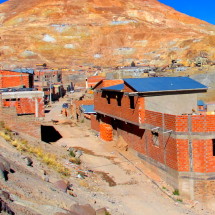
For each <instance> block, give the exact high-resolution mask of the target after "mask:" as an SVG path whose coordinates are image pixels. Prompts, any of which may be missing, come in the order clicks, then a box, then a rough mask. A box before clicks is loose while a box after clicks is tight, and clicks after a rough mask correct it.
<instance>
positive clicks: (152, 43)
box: [0, 0, 215, 67]
mask: <svg viewBox="0 0 215 215" xmlns="http://www.w3.org/2000/svg"><path fill="white" fill-rule="evenodd" d="M0 24H1V27H0V34H1V40H0V49H1V55H0V57H1V58H0V61H1V64H2V65H3V66H4V67H10V66H18V65H25V66H32V65H34V64H35V63H40V62H42V63H43V62H46V63H48V64H50V65H56V66H69V65H74V64H75V65H76V64H77V65H80V64H86V65H93V64H94V65H105V66H108V65H115V66H116V65H123V64H124V65H126V64H130V63H131V61H132V60H134V61H135V62H140V63H142V64H152V65H154V64H156V65H162V64H166V63H169V62H170V61H171V60H172V59H181V60H182V62H184V61H186V60H187V59H190V60H192V59H193V58H195V57H197V56H199V54H200V53H201V52H207V54H208V55H209V58H211V59H213V57H214V55H215V49H214V48H213V46H214V43H215V36H214V35H215V26H213V25H210V24H208V23H206V22H204V21H201V20H198V19H195V18H193V17H189V16H187V15H184V14H182V13H179V12H177V11H175V10H174V9H172V8H170V7H168V6H166V5H163V4H161V3H159V2H158V1H157V0H127V1H123V0H72V1H71V0H46V1H43V0H9V1H8V2H5V3H3V4H1V5H0Z"/></svg>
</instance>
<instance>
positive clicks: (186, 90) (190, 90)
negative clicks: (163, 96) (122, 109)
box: [128, 88, 208, 94]
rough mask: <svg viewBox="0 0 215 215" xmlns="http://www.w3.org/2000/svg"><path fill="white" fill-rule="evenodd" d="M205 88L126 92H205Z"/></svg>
mask: <svg viewBox="0 0 215 215" xmlns="http://www.w3.org/2000/svg"><path fill="white" fill-rule="evenodd" d="M207 90H208V88H198V89H183V90H164V91H148V92H138V91H136V92H131V93H129V92H128V94H153V93H174V92H185V93H186V92H192V91H194V92H196V91H198V92H199V91H201V92H205V91H207Z"/></svg>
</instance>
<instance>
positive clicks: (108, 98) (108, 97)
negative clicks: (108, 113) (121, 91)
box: [107, 96, 110, 104]
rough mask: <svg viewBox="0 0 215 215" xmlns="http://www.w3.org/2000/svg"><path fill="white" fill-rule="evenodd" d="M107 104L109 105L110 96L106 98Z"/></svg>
mask: <svg viewBox="0 0 215 215" xmlns="http://www.w3.org/2000/svg"><path fill="white" fill-rule="evenodd" d="M107 101H108V104H110V96H107Z"/></svg>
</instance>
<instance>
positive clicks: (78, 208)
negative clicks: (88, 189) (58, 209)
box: [70, 204, 96, 215]
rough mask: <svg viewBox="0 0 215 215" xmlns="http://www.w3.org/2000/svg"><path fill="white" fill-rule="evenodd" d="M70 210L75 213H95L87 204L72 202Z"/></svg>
mask: <svg viewBox="0 0 215 215" xmlns="http://www.w3.org/2000/svg"><path fill="white" fill-rule="evenodd" d="M70 211H71V212H72V213H76V214H77V215H96V211H95V210H94V209H93V208H92V207H91V205H89V204H86V205H79V204H74V205H72V206H71V208H70Z"/></svg>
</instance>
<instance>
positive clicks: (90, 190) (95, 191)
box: [46, 94, 213, 215]
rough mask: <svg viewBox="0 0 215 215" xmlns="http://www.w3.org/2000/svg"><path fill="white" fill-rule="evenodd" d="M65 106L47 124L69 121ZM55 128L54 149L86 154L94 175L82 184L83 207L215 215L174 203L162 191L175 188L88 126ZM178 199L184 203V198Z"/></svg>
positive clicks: (135, 213) (134, 214) (137, 213)
mask: <svg viewBox="0 0 215 215" xmlns="http://www.w3.org/2000/svg"><path fill="white" fill-rule="evenodd" d="M72 96H75V95H74V94H73V95H72ZM62 102H63V101H61V102H60V103H58V104H55V105H54V107H53V109H52V110H51V112H50V113H48V114H47V116H46V119H47V121H48V119H50V118H53V117H54V118H55V119H59V120H65V118H64V117H63V116H62V115H61V114H60V109H61V103H62ZM55 128H56V130H58V131H59V132H60V134H61V135H62V139H60V140H59V141H57V142H56V143H54V146H65V145H66V147H76V148H79V149H81V150H83V152H84V154H83V156H82V157H81V161H82V166H84V168H85V169H90V170H93V171H94V173H93V174H91V175H89V177H86V178H85V179H84V180H83V181H82V183H81V186H80V187H79V188H78V190H77V195H78V197H77V199H78V201H80V202H81V203H86V202H89V203H90V204H92V205H94V207H107V208H109V210H110V212H111V213H112V214H114V215H118V214H120V215H122V214H123V215H143V214H147V215H155V214H156V215H157V214H161V215H162V214H165V215H172V214H174V215H182V214H190V215H198V214H213V213H212V212H210V211H207V210H206V209H204V208H203V207H202V206H201V205H200V204H199V203H197V204H196V202H188V201H186V200H183V202H182V203H181V202H179V201H174V200H172V199H171V198H170V197H169V196H168V195H167V194H166V193H165V192H163V190H162V187H167V188H168V189H169V190H170V192H169V193H171V188H170V187H168V186H167V185H166V184H165V183H164V182H162V180H160V178H159V177H157V176H156V175H154V174H153V173H152V172H150V170H149V169H147V168H146V167H145V166H144V165H143V164H142V162H141V160H139V159H138V158H136V157H135V156H133V155H132V154H130V153H129V152H125V151H119V150H118V149H117V148H115V147H114V142H112V143H107V142H103V141H101V140H100V139H99V138H98V137H97V136H96V135H95V134H94V133H93V132H92V131H91V130H90V128H89V125H88V123H86V122H85V123H80V122H79V123H78V124H77V126H72V127H71V126H70V125H65V124H64V125H62V124H59V125H56V126H55ZM152 181H153V182H156V184H158V186H157V185H156V184H154V183H152ZM83 187H84V193H83ZM159 187H161V189H160V188H159ZM178 198H179V199H181V198H180V196H179V197H178ZM194 205H195V207H193V206H194Z"/></svg>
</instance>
